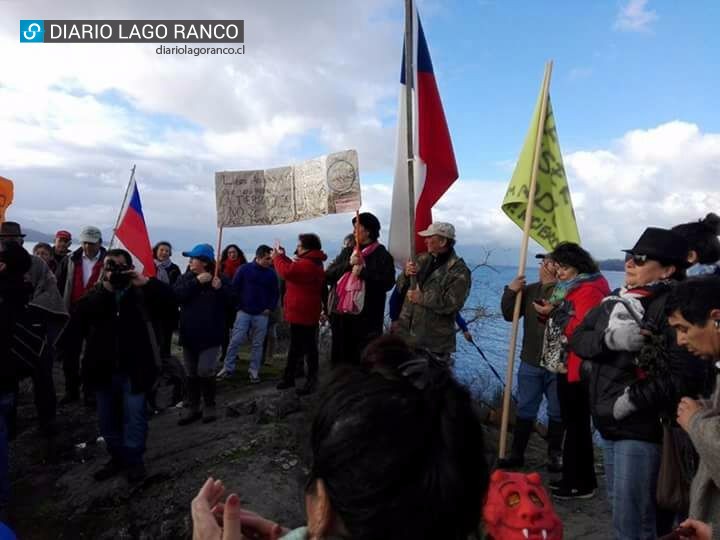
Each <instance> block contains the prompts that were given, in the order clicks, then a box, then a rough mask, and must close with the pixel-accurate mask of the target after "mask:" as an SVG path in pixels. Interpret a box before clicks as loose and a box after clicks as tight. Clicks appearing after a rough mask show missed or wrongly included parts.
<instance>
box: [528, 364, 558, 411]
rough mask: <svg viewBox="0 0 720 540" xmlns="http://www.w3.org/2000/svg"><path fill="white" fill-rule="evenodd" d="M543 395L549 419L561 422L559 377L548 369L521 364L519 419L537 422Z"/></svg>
mask: <svg viewBox="0 0 720 540" xmlns="http://www.w3.org/2000/svg"><path fill="white" fill-rule="evenodd" d="M543 394H544V395H545V398H546V399H547V412H548V418H550V420H552V421H553V422H561V421H562V416H561V414H560V401H559V400H558V393H557V375H555V373H550V372H549V371H548V370H547V369H544V368H541V367H538V366H533V365H532V364H528V363H527V362H520V369H519V370H518V411H517V415H518V418H522V419H523V420H535V418H537V413H538V409H539V408H540V402H541V401H542V398H543Z"/></svg>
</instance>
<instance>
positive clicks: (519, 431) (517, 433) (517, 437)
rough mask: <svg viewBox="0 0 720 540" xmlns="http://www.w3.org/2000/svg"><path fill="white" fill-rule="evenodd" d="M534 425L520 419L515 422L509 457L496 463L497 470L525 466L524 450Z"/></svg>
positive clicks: (531, 422)
mask: <svg viewBox="0 0 720 540" xmlns="http://www.w3.org/2000/svg"><path fill="white" fill-rule="evenodd" d="M534 424H535V421H534V420H524V419H522V418H518V419H517V420H516V421H515V429H514V430H513V440H512V449H511V450H510V455H509V456H508V457H506V458H503V459H499V460H498V461H497V468H498V469H515V468H518V467H522V466H523V465H525V449H526V448H527V445H528V441H529V440H530V435H531V434H532V431H533V427H534Z"/></svg>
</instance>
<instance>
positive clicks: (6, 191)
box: [0, 176, 14, 223]
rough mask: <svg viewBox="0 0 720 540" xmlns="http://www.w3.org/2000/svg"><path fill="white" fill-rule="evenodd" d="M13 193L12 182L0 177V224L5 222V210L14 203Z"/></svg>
mask: <svg viewBox="0 0 720 540" xmlns="http://www.w3.org/2000/svg"><path fill="white" fill-rule="evenodd" d="M13 193H14V191H13V183H12V180H8V179H7V178H3V177H2V176H0V223H3V222H4V221H5V210H7V208H8V206H10V205H11V204H12V202H13Z"/></svg>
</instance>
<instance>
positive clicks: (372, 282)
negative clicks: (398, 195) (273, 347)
mask: <svg viewBox="0 0 720 540" xmlns="http://www.w3.org/2000/svg"><path fill="white" fill-rule="evenodd" d="M352 222H353V226H354V227H355V238H356V241H355V246H354V247H350V246H348V247H345V248H343V250H342V251H341V252H340V254H339V255H338V256H337V258H336V259H335V260H334V261H333V262H332V263H331V264H330V266H328V268H327V270H326V271H325V278H326V280H327V283H328V285H329V287H330V297H329V299H328V310H327V312H328V313H329V315H330V325H331V327H332V335H333V340H332V353H331V359H330V362H331V364H332V365H333V366H337V365H339V364H342V363H349V364H352V365H358V364H359V363H360V353H361V352H362V350H363V349H364V348H365V346H366V345H367V344H368V343H370V342H371V341H372V340H373V339H374V338H376V337H378V336H380V335H382V333H383V323H384V319H385V296H386V294H387V292H388V291H389V290H390V289H392V287H393V284H394V283H395V264H394V262H393V258H392V255H390V253H388V251H387V250H386V249H385V246H383V245H382V244H381V243H380V242H378V238H379V236H380V221H379V220H378V218H376V217H375V216H374V215H373V214H371V213H370V212H362V213H360V214H358V215H356V216H355V217H354V218H353V220H352ZM353 284H354V285H359V286H361V288H362V289H363V292H362V294H356V293H358V292H359V291H358V290H355V289H354V285H353ZM349 285H350V286H349ZM351 286H352V287H351ZM351 288H352V289H353V290H351ZM350 295H352V297H350Z"/></svg>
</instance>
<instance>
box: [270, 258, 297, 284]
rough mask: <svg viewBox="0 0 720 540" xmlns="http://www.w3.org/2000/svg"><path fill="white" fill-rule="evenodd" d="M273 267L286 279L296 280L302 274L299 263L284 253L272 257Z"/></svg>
mask: <svg viewBox="0 0 720 540" xmlns="http://www.w3.org/2000/svg"><path fill="white" fill-rule="evenodd" d="M273 267H274V268H275V271H276V272H277V273H278V275H279V276H280V277H281V278H282V279H284V280H286V281H296V280H298V279H299V278H302V276H303V272H302V269H301V268H299V264H298V263H297V262H293V261H292V259H290V257H288V256H287V255H284V254H283V255H276V256H275V257H273Z"/></svg>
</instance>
